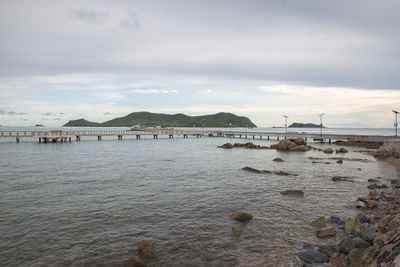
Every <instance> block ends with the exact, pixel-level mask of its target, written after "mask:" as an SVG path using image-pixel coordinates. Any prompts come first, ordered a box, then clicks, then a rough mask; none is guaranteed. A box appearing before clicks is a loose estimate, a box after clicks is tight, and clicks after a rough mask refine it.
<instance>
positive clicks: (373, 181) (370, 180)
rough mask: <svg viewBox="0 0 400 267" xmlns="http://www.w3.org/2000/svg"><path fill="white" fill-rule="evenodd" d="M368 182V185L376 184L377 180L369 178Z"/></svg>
mask: <svg viewBox="0 0 400 267" xmlns="http://www.w3.org/2000/svg"><path fill="white" fill-rule="evenodd" d="M368 182H370V183H378V182H379V180H377V179H374V178H371V179H368Z"/></svg>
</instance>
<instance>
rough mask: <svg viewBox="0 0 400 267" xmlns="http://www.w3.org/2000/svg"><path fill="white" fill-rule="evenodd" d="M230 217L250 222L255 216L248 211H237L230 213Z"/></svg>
mask: <svg viewBox="0 0 400 267" xmlns="http://www.w3.org/2000/svg"><path fill="white" fill-rule="evenodd" d="M229 217H230V218H231V219H233V220H236V221H239V222H248V221H250V220H251V219H253V216H252V215H251V214H250V213H246V212H235V213H232V214H231V215H229ZM232 230H233V229H232Z"/></svg>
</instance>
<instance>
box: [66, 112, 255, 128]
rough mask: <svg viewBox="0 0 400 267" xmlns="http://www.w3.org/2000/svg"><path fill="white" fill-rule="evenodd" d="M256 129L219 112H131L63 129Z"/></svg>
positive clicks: (70, 124)
mask: <svg viewBox="0 0 400 267" xmlns="http://www.w3.org/2000/svg"><path fill="white" fill-rule="evenodd" d="M230 123H231V126H232V127H245V125H246V124H247V127H257V126H256V125H255V124H254V123H253V122H251V121H250V119H249V118H247V117H243V116H237V115H235V114H232V113H224V112H220V113H217V114H214V115H204V116H188V115H185V114H182V113H178V114H174V115H169V114H159V113H151V112H133V113H130V114H128V115H126V116H125V117H120V118H115V119H112V120H109V121H106V122H103V123H98V122H91V121H87V120H84V119H79V120H71V121H69V122H68V123H67V124H65V125H64V126H65V127H74V126H75V127H85V126H89V127H131V126H133V125H142V126H150V127H153V126H158V125H159V126H162V127H193V125H196V127H202V126H203V125H204V127H229V124H230Z"/></svg>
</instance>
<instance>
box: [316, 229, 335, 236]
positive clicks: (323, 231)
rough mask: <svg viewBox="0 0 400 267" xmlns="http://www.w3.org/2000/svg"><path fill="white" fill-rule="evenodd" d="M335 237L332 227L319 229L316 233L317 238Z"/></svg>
mask: <svg viewBox="0 0 400 267" xmlns="http://www.w3.org/2000/svg"><path fill="white" fill-rule="evenodd" d="M335 235H336V229H335V228H333V227H325V228H321V229H320V230H318V231H317V237H319V238H329V237H334V236H335Z"/></svg>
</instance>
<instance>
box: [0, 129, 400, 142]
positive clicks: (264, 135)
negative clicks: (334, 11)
mask: <svg viewBox="0 0 400 267" xmlns="http://www.w3.org/2000/svg"><path fill="white" fill-rule="evenodd" d="M89 136H91V137H97V140H99V141H101V140H102V137H104V136H115V137H117V138H118V140H122V139H123V137H124V136H135V137H136V139H141V137H142V136H152V137H153V138H154V139H158V137H159V136H168V138H170V139H172V138H174V136H181V137H183V138H188V137H190V136H194V137H197V138H199V137H202V136H209V137H227V138H244V139H260V140H277V141H279V140H280V139H282V138H304V139H306V140H307V139H309V140H310V141H320V142H325V141H326V142H329V143H330V142H331V141H333V140H343V141H363V142H385V141H386V140H389V139H400V138H399V137H394V136H378V135H347V134H329V133H323V134H322V136H321V135H320V134H317V133H298V132H288V133H284V132H283V133H282V132H258V131H227V130H209V129H207V130H205V129H201V128H200V129H143V130H104V129H102V130H88V131H86V130H52V131H5V130H2V131H0V138H15V140H16V141H17V142H19V141H20V140H21V139H22V138H38V139H39V142H40V143H50V142H53V143H55V142H71V141H72V140H76V141H80V140H81V138H82V137H89Z"/></svg>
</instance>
